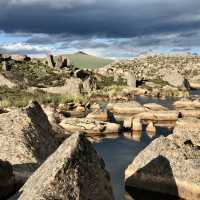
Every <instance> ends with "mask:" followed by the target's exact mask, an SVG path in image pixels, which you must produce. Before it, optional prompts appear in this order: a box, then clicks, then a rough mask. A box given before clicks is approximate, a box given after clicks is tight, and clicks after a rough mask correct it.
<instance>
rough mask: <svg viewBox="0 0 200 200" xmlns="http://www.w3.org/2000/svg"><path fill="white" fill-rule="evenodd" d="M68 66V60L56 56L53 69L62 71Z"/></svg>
mask: <svg viewBox="0 0 200 200" xmlns="http://www.w3.org/2000/svg"><path fill="white" fill-rule="evenodd" d="M70 65H71V64H70V60H69V58H67V57H65V56H58V57H57V59H56V62H55V67H56V68H58V69H63V68H65V67H69V66H70Z"/></svg>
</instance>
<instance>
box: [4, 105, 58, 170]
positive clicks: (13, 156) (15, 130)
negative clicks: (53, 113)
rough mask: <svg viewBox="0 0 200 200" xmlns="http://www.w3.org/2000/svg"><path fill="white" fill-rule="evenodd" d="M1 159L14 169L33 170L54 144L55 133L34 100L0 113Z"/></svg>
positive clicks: (55, 146)
mask: <svg viewBox="0 0 200 200" xmlns="http://www.w3.org/2000/svg"><path fill="white" fill-rule="evenodd" d="M0 127H1V128H0V158H1V159H3V160H6V161H9V162H10V163H11V164H12V165H13V168H14V169H15V170H17V171H18V170H19V171H21V170H22V171H24V170H25V171H33V170H35V169H36V168H37V167H38V166H39V165H40V164H41V163H42V162H43V161H44V160H45V159H46V158H47V157H48V156H49V155H50V154H51V153H52V152H53V151H54V150H55V149H56V148H57V147H58V143H57V141H56V140H55V138H54V132H53V130H52V127H51V125H50V123H49V121H48V118H47V116H46V115H45V113H44V112H43V110H42V108H41V106H40V105H39V104H38V103H37V102H33V103H32V104H31V105H29V106H28V107H26V108H25V109H16V110H13V111H10V112H8V113H4V114H1V115H0Z"/></svg>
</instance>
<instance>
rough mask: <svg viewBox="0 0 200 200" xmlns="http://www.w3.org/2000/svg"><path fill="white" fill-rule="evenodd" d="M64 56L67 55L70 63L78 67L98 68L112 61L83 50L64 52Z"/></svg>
mask: <svg viewBox="0 0 200 200" xmlns="http://www.w3.org/2000/svg"><path fill="white" fill-rule="evenodd" d="M65 56H67V57H68V58H69V59H70V60H71V63H72V64H73V65H74V66H75V67H78V68H99V67H103V66H105V65H107V64H110V63H112V62H113V60H111V59H105V58H99V57H96V56H92V55H88V54H86V53H84V52H78V53H74V54H65Z"/></svg>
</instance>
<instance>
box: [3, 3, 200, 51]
mask: <svg viewBox="0 0 200 200" xmlns="http://www.w3.org/2000/svg"><path fill="white" fill-rule="evenodd" d="M199 9H200V1H199V0H190V1H188V0H176V1H174V0H168V1H161V0H141V1H138V0H57V1H55V0H1V1H0V31H4V32H6V33H8V34H13V35H15V36H16V35H20V34H23V35H24V37H26V38H28V39H27V40H26V41H25V43H26V44H29V45H32V46H34V45H44V46H47V45H57V48H58V49H60V50H64V49H70V48H73V49H93V50H95V49H96V51H99V52H101V53H102V52H104V54H106V55H107V54H109V55H110V54H112V53H113V52H115V53H116V54H117V51H119V52H121V55H124V54H125V53H127V55H130V54H133V53H137V51H139V52H144V51H147V50H148V51H151V50H152V49H156V48H161V47H162V48H165V47H166V48H171V49H173V50H174V49H179V48H180V49H187V48H189V49H192V48H193V47H198V46H199V45H200V42H199V36H200V13H199ZM19 33H20V34H19ZM107 51H112V52H111V53H108V52H107Z"/></svg>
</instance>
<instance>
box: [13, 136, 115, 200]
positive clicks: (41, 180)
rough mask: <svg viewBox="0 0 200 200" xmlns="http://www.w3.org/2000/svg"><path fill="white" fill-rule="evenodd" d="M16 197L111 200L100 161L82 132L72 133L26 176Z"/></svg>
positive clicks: (105, 172)
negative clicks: (25, 180) (31, 173)
mask: <svg viewBox="0 0 200 200" xmlns="http://www.w3.org/2000/svg"><path fill="white" fill-rule="evenodd" d="M12 199H13V200H14V199H18V200H27V199H28V200H36V199H43V200H47V199H60V200H72V199H73V200H86V199H96V200H113V199H114V197H113V192H112V186H111V181H110V178H109V175H108V173H107V171H106V170H105V165H104V162H103V160H102V159H101V158H100V157H99V156H98V155H97V153H96V151H95V149H94V148H93V146H92V144H91V143H90V142H89V141H88V140H87V139H86V138H85V136H84V135H82V134H74V135H72V136H71V137H70V138H68V139H67V140H66V141H65V142H64V143H63V144H62V145H61V146H60V147H59V148H58V149H57V150H56V152H54V153H53V154H52V155H51V156H50V157H49V158H48V159H47V160H46V161H45V162H44V163H43V165H42V166H41V167H40V168H39V169H38V170H37V171H36V172H35V173H34V174H33V175H32V176H31V177H30V178H29V179H28V181H27V182H26V184H25V185H24V186H23V187H22V188H21V190H20V191H19V193H18V195H16V196H15V197H13V198H12Z"/></svg>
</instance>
